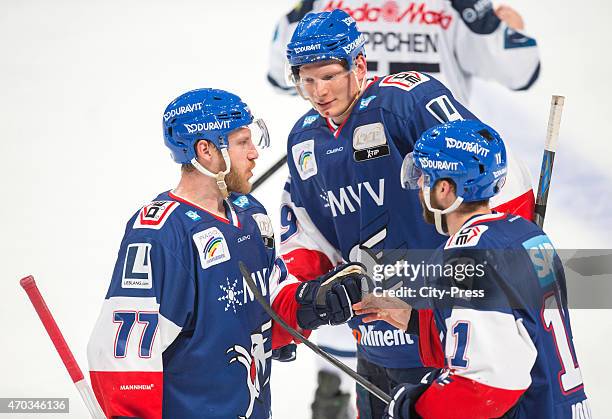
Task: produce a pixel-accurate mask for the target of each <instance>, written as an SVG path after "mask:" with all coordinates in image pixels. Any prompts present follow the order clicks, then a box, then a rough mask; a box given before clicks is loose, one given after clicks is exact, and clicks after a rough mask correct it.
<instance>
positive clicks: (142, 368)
mask: <svg viewBox="0 0 612 419" xmlns="http://www.w3.org/2000/svg"><path fill="white" fill-rule="evenodd" d="M151 328H154V329H151ZM180 331H181V327H179V326H177V325H176V324H174V323H173V322H172V321H170V320H168V319H167V318H165V317H164V316H163V315H161V314H160V313H159V304H158V303H157V301H156V298H155V297H138V298H136V297H110V298H108V299H106V300H104V304H103V306H102V311H101V312H100V316H99V317H98V320H97V322H96V326H95V328H94V331H93V333H92V336H91V338H90V341H89V344H88V346H87V358H88V360H89V369H90V376H91V382H92V386H93V390H94V393H95V394H96V398H97V399H98V401H99V402H100V405H101V407H102V409H103V410H104V413H105V414H106V415H107V416H109V417H114V416H128V417H142V418H161V417H162V395H163V363H162V353H163V351H164V350H166V348H167V347H168V346H169V345H170V344H171V343H172V342H173V341H174V340H175V339H176V337H177V336H178V334H179V333H180ZM122 333H127V340H126V342H127V343H125V344H118V342H121V341H123V339H121V338H119V335H120V334H122ZM143 339H145V340H149V341H150V346H148V345H143V344H142V342H143ZM143 348H144V349H143Z"/></svg>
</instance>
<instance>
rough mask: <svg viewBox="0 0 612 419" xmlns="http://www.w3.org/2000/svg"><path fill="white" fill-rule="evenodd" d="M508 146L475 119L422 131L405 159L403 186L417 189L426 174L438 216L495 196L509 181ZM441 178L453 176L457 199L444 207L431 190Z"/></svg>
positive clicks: (426, 193)
mask: <svg viewBox="0 0 612 419" xmlns="http://www.w3.org/2000/svg"><path fill="white" fill-rule="evenodd" d="M506 172H507V157H506V147H505V146H504V142H503V141H502V139H501V137H500V136H499V134H498V133H497V132H496V131H495V130H494V129H493V128H491V127H489V126H488V125H486V124H484V123H482V122H480V121H476V120H460V121H453V122H447V123H445V124H441V125H437V126H435V127H432V128H430V129H428V130H427V131H425V132H424V133H423V134H421V137H420V138H419V140H418V141H417V142H416V144H415V145H414V151H413V152H412V153H409V154H408V155H407V156H406V157H405V158H404V163H403V164H402V170H401V181H402V186H403V187H404V188H406V189H418V179H419V178H420V176H421V175H422V176H423V195H424V201H425V204H426V205H427V208H428V209H429V210H430V211H432V212H433V213H434V215H435V216H436V228H437V229H438V231H439V232H440V233H443V232H442V231H441V227H440V225H439V221H440V219H441V217H440V216H441V215H442V214H447V213H449V212H452V211H454V210H455V209H457V208H458V207H459V205H461V203H462V202H475V201H482V200H485V199H489V198H491V197H493V196H495V195H496V194H497V193H498V192H499V191H500V190H501V188H502V187H503V185H504V183H505V181H506ZM440 179H451V180H452V181H453V182H454V183H455V186H456V195H457V199H456V200H455V202H454V203H453V204H452V205H451V206H450V207H448V208H446V209H444V210H440V209H435V208H432V206H431V200H430V190H431V188H433V186H434V185H435V184H436V182H437V181H438V180H440Z"/></svg>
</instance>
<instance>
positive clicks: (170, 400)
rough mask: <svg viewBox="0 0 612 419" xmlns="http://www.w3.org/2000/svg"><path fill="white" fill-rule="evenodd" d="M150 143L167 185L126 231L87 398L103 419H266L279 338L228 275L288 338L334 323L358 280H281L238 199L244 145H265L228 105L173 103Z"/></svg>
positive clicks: (242, 191)
mask: <svg viewBox="0 0 612 419" xmlns="http://www.w3.org/2000/svg"><path fill="white" fill-rule="evenodd" d="M163 132H164V139H165V144H166V146H167V147H168V148H170V150H171V152H172V156H173V158H174V160H175V161H176V162H177V163H180V164H182V173H181V179H180V182H179V184H178V186H177V187H176V188H175V189H174V190H172V191H167V192H163V193H161V194H160V195H158V196H157V197H156V198H155V199H154V200H153V201H152V202H151V203H149V204H147V205H145V206H144V207H143V208H142V209H141V210H139V211H138V212H137V213H136V214H135V215H134V216H133V217H132V218H131V219H130V220H129V221H128V223H127V226H126V229H125V235H124V238H123V241H122V243H121V247H120V249H119V254H118V258H117V263H116V265H115V269H114V271H113V275H112V279H111V283H110V287H109V290H108V293H107V295H106V299H105V301H104V304H103V307H102V311H101V314H100V316H99V318H98V321H97V323H96V326H95V329H94V331H93V334H92V337H91V339H90V342H89V346H88V358H89V364H90V370H91V380H92V384H93V388H94V391H95V393H96V397H97V398H98V400H99V402H100V405H101V406H102V408H103V409H104V412H105V413H106V415H107V416H108V417H112V418H143V419H150V418H153V419H157V418H161V417H162V416H163V417H166V418H182V419H189V418H224V419H225V418H237V417H238V418H262V419H263V418H266V419H267V418H268V417H270V386H269V380H270V367H271V361H270V358H271V353H272V349H273V348H277V347H280V346H282V345H286V344H287V343H289V342H290V341H291V337H290V336H289V335H288V334H287V333H286V332H284V331H283V330H282V329H277V326H276V325H275V324H273V323H272V321H271V319H270V317H269V316H268V315H267V314H266V312H265V311H264V310H263V308H262V307H261V306H260V304H259V303H258V302H256V301H255V300H254V297H253V293H252V292H251V291H250V290H249V288H248V287H247V286H246V284H245V282H243V278H242V276H241V273H240V270H239V262H243V263H244V264H245V265H246V266H247V267H248V269H249V270H250V271H251V272H252V273H253V274H252V276H253V280H254V281H255V282H256V283H257V284H258V287H259V290H260V292H261V293H262V294H263V295H264V296H266V297H267V298H268V299H269V300H270V302H271V304H272V305H273V307H274V308H275V309H276V311H277V312H279V313H281V315H283V317H284V318H285V319H286V320H287V321H288V322H289V323H290V324H291V325H293V326H295V327H297V322H298V321H300V322H301V323H302V324H310V323H313V322H314V318H315V317H316V318H317V324H329V323H342V322H344V321H345V320H347V319H348V318H349V317H350V316H351V314H352V312H351V310H350V305H351V304H352V303H354V302H357V301H359V298H360V296H361V292H360V287H359V285H358V280H359V277H360V276H359V275H360V272H361V268H360V267H359V266H356V265H349V266H341V267H340V268H339V269H338V270H337V271H334V272H332V273H331V274H329V275H327V276H325V277H323V278H321V279H320V280H315V281H312V282H311V283H309V284H301V283H299V282H298V281H297V280H295V278H292V277H291V276H288V275H287V270H286V267H285V265H284V263H283V261H282V260H281V259H280V258H276V256H275V242H274V234H273V231H272V224H271V222H270V219H269V218H268V216H267V214H266V212H265V209H264V208H263V207H262V206H261V205H260V204H259V203H258V202H257V201H256V200H255V199H254V198H253V197H252V196H251V195H249V194H248V193H249V191H250V189H251V186H250V184H249V178H250V177H251V176H252V170H253V167H254V166H255V160H256V159H257V157H258V151H257V149H256V147H255V145H254V142H255V143H258V144H260V145H262V146H266V145H268V144H269V138H268V133H267V130H266V127H265V124H264V123H263V121H262V120H254V119H253V116H252V115H251V111H250V110H249V108H248V107H247V105H246V104H245V103H244V102H242V101H241V100H240V98H239V97H238V96H236V95H233V94H231V93H228V92H225V91H222V90H215V89H199V90H194V91H190V92H187V93H185V94H183V95H181V96H179V97H178V98H177V99H175V100H174V101H173V102H172V103H170V105H168V107H167V108H166V110H165V112H164V116H163ZM296 293H297V294H296ZM277 297H278V298H277ZM296 298H297V300H296ZM280 301H283V302H284V303H283V304H282V305H281V304H279V302H280ZM298 302H299V303H298ZM305 333H308V331H305Z"/></svg>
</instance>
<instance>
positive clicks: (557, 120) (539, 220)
mask: <svg viewBox="0 0 612 419" xmlns="http://www.w3.org/2000/svg"><path fill="white" fill-rule="evenodd" d="M564 103H565V97H564V96H556V95H553V97H552V99H551V100H550V114H549V116H548V129H547V131H546V142H545V143H544V156H543V157H542V168H541V169H540V181H539V183H538V194H537V195H536V203H535V223H536V224H537V225H538V226H539V227H540V228H542V226H543V225H544V216H545V215H546V205H547V204H548V191H549V190H550V178H551V176H552V170H553V163H554V162H555V152H556V151H557V140H558V138H559V126H560V125H561V113H562V112H563V104H564Z"/></svg>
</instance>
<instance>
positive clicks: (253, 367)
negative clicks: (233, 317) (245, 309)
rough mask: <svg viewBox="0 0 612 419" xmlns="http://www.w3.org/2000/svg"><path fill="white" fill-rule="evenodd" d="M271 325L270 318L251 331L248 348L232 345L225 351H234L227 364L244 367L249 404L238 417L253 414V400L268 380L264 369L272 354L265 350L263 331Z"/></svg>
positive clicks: (268, 376) (267, 373)
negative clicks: (234, 363)
mask: <svg viewBox="0 0 612 419" xmlns="http://www.w3.org/2000/svg"><path fill="white" fill-rule="evenodd" d="M271 327H272V320H269V321H267V322H266V323H264V324H262V325H261V327H259V328H258V329H256V330H255V331H254V332H253V333H251V347H250V349H247V348H245V347H244V346H240V345H234V346H231V347H230V348H228V349H227V351H226V352H225V353H227V354H230V353H234V354H235V355H234V356H232V358H231V359H230V360H229V363H228V364H232V363H233V362H238V363H240V364H241V365H242V366H243V367H244V368H245V369H246V386H247V388H248V390H249V405H248V406H247V409H246V412H245V413H244V415H242V416H238V417H239V418H245V419H246V418H249V417H251V415H252V414H253V405H254V404H255V400H256V399H258V398H259V396H260V395H261V392H262V389H263V388H264V387H265V386H267V385H268V383H269V382H270V372H269V371H267V370H266V367H267V360H268V359H269V358H270V357H271V356H272V351H268V352H266V349H265V343H266V342H267V340H268V338H266V337H264V335H263V334H264V333H265V332H266V331H267V330H269V329H270V328H271Z"/></svg>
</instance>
